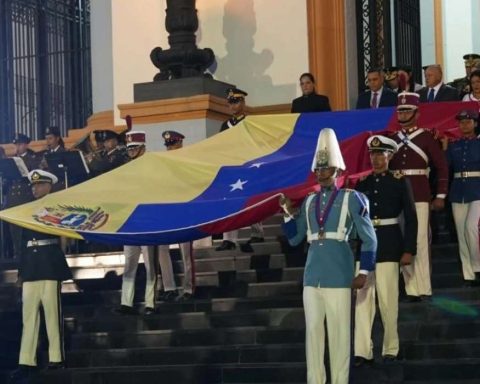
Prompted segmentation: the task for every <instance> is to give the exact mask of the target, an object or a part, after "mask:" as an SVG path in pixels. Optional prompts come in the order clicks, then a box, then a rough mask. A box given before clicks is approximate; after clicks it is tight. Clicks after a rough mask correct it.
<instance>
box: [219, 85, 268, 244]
mask: <svg viewBox="0 0 480 384" xmlns="http://www.w3.org/2000/svg"><path fill="white" fill-rule="evenodd" d="M247 95H248V93H247V92H245V91H242V90H240V89H237V88H230V89H228V90H227V103H228V105H229V107H230V111H231V113H232V117H231V118H230V119H228V120H227V121H225V122H224V123H223V124H222V128H221V129H220V132H222V131H225V130H227V129H229V128H231V127H234V126H235V125H237V124H238V123H239V122H240V121H242V120H243V119H244V118H245V96H247ZM250 228H251V230H252V234H251V237H250V239H249V240H248V241H247V242H246V243H245V244H243V245H242V250H244V251H245V252H252V251H253V248H252V246H251V244H254V243H262V242H264V241H265V238H264V235H263V226H262V223H256V224H253V225H252V226H251V227H250ZM237 241H238V230H236V229H235V230H233V231H229V232H225V233H224V234H223V241H222V244H220V245H219V246H218V247H217V248H215V250H217V251H228V250H233V249H235V248H236V247H237Z"/></svg>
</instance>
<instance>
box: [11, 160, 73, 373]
mask: <svg viewBox="0 0 480 384" xmlns="http://www.w3.org/2000/svg"><path fill="white" fill-rule="evenodd" d="M28 179H29V180H30V183H31V185H32V192H33V195H34V197H35V199H40V198H41V197H43V196H45V195H47V194H48V193H49V192H50V190H51V188H52V185H53V184H55V183H56V182H57V177H56V176H55V175H53V174H51V173H49V172H47V171H44V170H41V169H36V170H33V171H31V172H30V173H29V175H28ZM22 244H23V248H22V253H21V257H20V264H19V269H18V274H19V279H20V280H21V281H22V317H23V331H22V341H21V345H20V357H19V367H18V369H17V370H16V371H15V372H13V374H12V379H13V380H15V381H17V380H18V381H19V380H23V379H26V378H28V377H29V376H31V375H32V374H33V373H34V372H35V371H36V366H37V358H36V355H37V344H38V332H39V322H40V307H42V308H43V313H44V316H45V326H46V330H47V336H48V357H49V365H48V369H58V368H63V367H64V359H65V352H64V346H63V315H62V305H61V301H60V294H61V287H62V281H64V280H68V279H71V278H72V274H71V272H70V269H69V267H68V265H67V262H66V260H65V255H64V253H63V251H62V249H61V247H60V240H59V238H58V237H56V236H53V235H47V234H44V233H40V232H35V231H32V230H28V229H25V230H24V232H23V236H22ZM22 382H23V381H22Z"/></svg>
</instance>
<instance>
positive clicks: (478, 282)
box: [463, 280, 480, 288]
mask: <svg viewBox="0 0 480 384" xmlns="http://www.w3.org/2000/svg"><path fill="white" fill-rule="evenodd" d="M463 286H464V287H469V288H473V287H479V286H480V280H464V282H463Z"/></svg>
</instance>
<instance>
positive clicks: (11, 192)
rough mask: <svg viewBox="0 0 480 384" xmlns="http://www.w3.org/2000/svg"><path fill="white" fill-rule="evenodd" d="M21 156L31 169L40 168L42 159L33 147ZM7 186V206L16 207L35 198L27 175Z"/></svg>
mask: <svg viewBox="0 0 480 384" xmlns="http://www.w3.org/2000/svg"><path fill="white" fill-rule="evenodd" d="M19 157H20V158H21V159H23V161H24V163H25V165H26V166H27V169H28V170H29V171H32V170H34V169H36V168H38V166H39V164H40V160H41V158H40V157H39V156H37V154H36V153H35V152H34V151H32V150H31V149H27V152H26V153H25V154H24V155H23V156H19ZM7 188H8V192H7V197H6V204H5V207H6V208H11V207H16V206H17V205H20V204H25V203H28V202H29V201H32V200H33V195H32V188H31V187H30V183H29V182H28V179H27V178H26V177H24V178H22V179H20V180H13V181H11V182H9V183H8V187H7Z"/></svg>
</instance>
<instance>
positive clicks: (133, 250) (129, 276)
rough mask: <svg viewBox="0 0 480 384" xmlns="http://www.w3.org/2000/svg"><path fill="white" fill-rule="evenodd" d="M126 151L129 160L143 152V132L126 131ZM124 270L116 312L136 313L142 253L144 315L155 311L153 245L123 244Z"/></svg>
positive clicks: (155, 276)
mask: <svg viewBox="0 0 480 384" xmlns="http://www.w3.org/2000/svg"><path fill="white" fill-rule="evenodd" d="M126 141H127V153H128V156H129V158H130V161H132V160H134V159H137V158H139V157H140V156H142V155H143V154H144V153H145V132H142V131H130V132H127V133H126ZM123 252H124V255H125V270H124V272H123V279H122V299H121V305H120V308H118V310H117V312H118V313H120V314H124V315H129V314H136V313H137V311H136V310H135V309H134V308H133V297H134V295H135V278H136V275H137V267H138V260H139V258H140V254H142V255H143V262H144V265H145V272H146V276H145V280H146V284H145V312H144V313H145V315H151V314H153V313H155V291H156V282H157V273H156V270H155V253H154V252H155V247H154V246H146V245H144V246H138V245H125V246H124V247H123Z"/></svg>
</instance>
